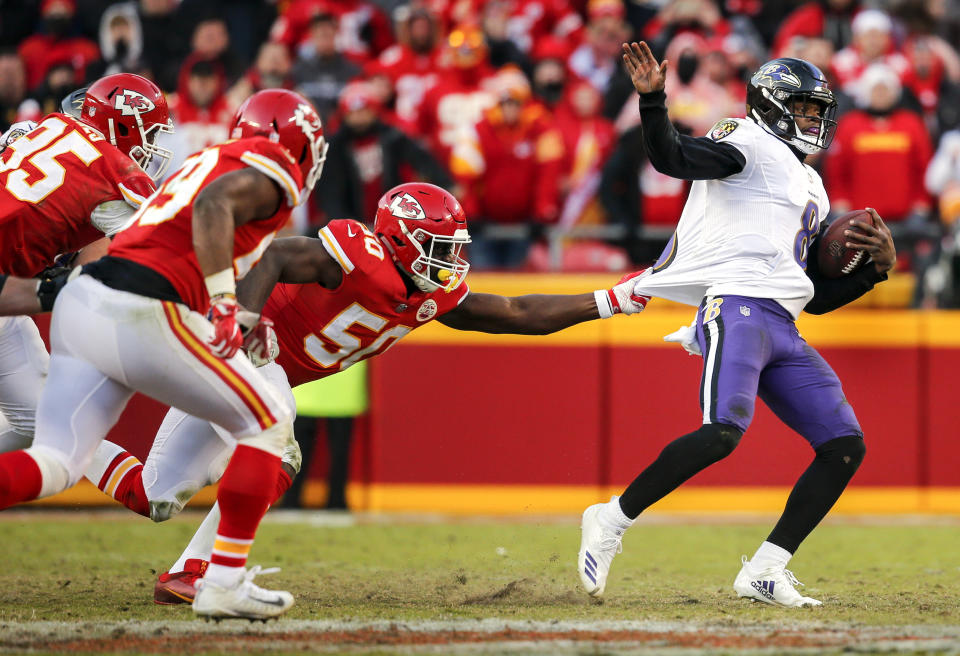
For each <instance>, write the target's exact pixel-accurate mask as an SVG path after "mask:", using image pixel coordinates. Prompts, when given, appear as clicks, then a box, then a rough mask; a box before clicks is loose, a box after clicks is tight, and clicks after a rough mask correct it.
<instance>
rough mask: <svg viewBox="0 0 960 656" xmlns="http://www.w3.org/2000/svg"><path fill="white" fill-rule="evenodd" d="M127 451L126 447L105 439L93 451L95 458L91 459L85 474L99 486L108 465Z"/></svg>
mask: <svg viewBox="0 0 960 656" xmlns="http://www.w3.org/2000/svg"><path fill="white" fill-rule="evenodd" d="M125 452H126V449H124V448H123V447H122V446H117V445H116V444H114V443H113V442H108V441H107V440H103V441H102V442H100V446H98V447H97V450H96V451H94V452H93V459H92V460H91V461H90V465H89V466H88V467H87V471H85V472H84V476H86V477H87V478H88V479H89V480H90V482H91V483H93V484H94V485H96V486H97V487H99V486H100V480H101V479H102V478H103V475H104V473H106V471H107V467H109V466H110V463H111V462H113V461H114V459H116V457H117V456H118V455H120V454H121V453H125Z"/></svg>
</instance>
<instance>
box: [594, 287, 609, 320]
mask: <svg viewBox="0 0 960 656" xmlns="http://www.w3.org/2000/svg"><path fill="white" fill-rule="evenodd" d="M593 298H594V299H595V300H596V301H597V312H599V313H600V318H601V319H609V318H610V317H612V316H613V314H614V313H613V304H612V303H611V302H610V294H609V293H608V292H607V290H606V289H598V290H597V291H595V292H593Z"/></svg>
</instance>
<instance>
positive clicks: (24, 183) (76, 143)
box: [0, 114, 154, 277]
mask: <svg viewBox="0 0 960 656" xmlns="http://www.w3.org/2000/svg"><path fill="white" fill-rule="evenodd" d="M153 191H154V185H153V181H152V180H151V179H150V177H149V176H148V175H147V174H146V173H144V172H143V170H142V169H141V168H140V167H139V166H137V164H136V163H135V162H134V161H133V160H132V159H130V157H128V156H127V155H124V154H123V153H121V152H120V151H119V150H118V149H117V148H116V147H115V146H113V145H111V144H110V143H109V142H107V141H106V140H105V139H104V137H103V135H102V134H100V133H99V132H97V131H96V130H94V129H93V128H91V127H89V126H87V125H85V124H84V123H81V122H80V121H78V120H76V119H74V118H72V117H70V116H67V115H65V114H50V115H49V116H47V117H46V118H45V119H43V121H41V122H40V124H39V125H38V126H37V127H36V129H35V130H33V131H31V132H30V133H28V134H25V135H24V136H22V137H20V138H19V139H17V140H16V141H14V142H13V143H12V144H10V146H9V147H8V148H7V149H6V150H4V151H3V155H2V156H0V245H2V246H0V273H6V274H12V275H16V276H22V277H30V276H34V275H36V274H38V273H40V271H42V270H43V269H44V268H46V267H47V266H49V265H50V264H51V263H53V261H54V259H55V258H56V256H57V255H58V254H60V253H67V252H70V251H75V250H79V249H80V248H83V247H84V246H86V245H87V244H89V243H91V242H93V241H96V240H97V239H99V238H100V237H102V236H103V235H104V234H107V235H111V234H113V233H114V232H116V231H117V230H119V229H120V227H121V226H122V225H123V224H124V223H126V222H127V221H128V220H129V219H130V216H131V215H132V214H133V213H134V211H135V210H136V209H137V208H138V207H139V206H140V204H141V203H142V202H143V201H144V199H145V198H146V197H148V196H149V195H150V194H152V193H153Z"/></svg>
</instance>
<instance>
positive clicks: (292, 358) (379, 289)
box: [263, 220, 470, 387]
mask: <svg viewBox="0 0 960 656" xmlns="http://www.w3.org/2000/svg"><path fill="white" fill-rule="evenodd" d="M320 241H321V242H322V243H323V247H324V248H325V249H326V250H327V252H328V253H329V254H330V256H331V257H332V258H333V259H335V260H336V261H337V262H339V263H340V267H341V268H342V269H343V281H342V282H341V283H340V286H339V287H337V288H336V289H326V288H324V287H321V286H320V285H319V284H309V285H293V284H290V285H288V284H279V285H277V286H276V287H275V288H274V290H273V293H272V294H271V295H270V298H269V299H268V300H267V303H266V306H265V307H264V308H263V314H264V316H267V317H270V318H271V319H272V320H273V322H274V327H275V330H276V332H277V341H278V342H279V344H280V356H279V357H278V358H277V363H278V364H279V365H280V366H281V367H283V370H284V371H285V372H286V373H287V378H288V379H289V380H290V385H291V386H292V387H296V386H297V385H303V384H304V383H308V382H310V381H312V380H317V379H318V378H323V377H325V376H329V375H330V374H335V373H337V372H338V371H343V370H344V369H346V368H347V367H349V366H350V365H352V364H354V363H356V362H359V361H360V360H366V359H367V358H371V357H373V356H375V355H379V354H380V353H383V352H384V351H386V350H387V349H388V348H390V346H391V345H393V343H394V342H396V341H397V340H398V339H400V338H401V337H403V336H404V335H406V334H407V333H409V332H410V331H411V330H414V329H416V328H417V327H419V326H422V325H423V324H425V323H428V322H429V321H432V320H433V319H435V318H437V317H439V316H441V315H443V314H445V313H447V312H449V311H450V310H452V309H454V308H455V307H457V305H459V304H460V303H461V302H462V301H463V299H464V298H466V297H467V294H468V293H469V291H470V290H469V289H468V288H467V285H466V284H461V285H460V286H459V287H457V288H456V289H454V290H453V291H451V292H449V293H447V292H444V291H443V290H442V289H441V290H438V291H435V292H431V293H429V294H425V293H423V292H420V291H417V292H416V293H414V294H409V295H408V292H407V287H406V285H405V284H404V282H403V278H402V277H401V276H402V275H403V274H401V273H400V272H399V271H398V270H397V268H396V266H394V264H393V261H392V260H391V259H390V256H389V254H386V253H384V250H383V246H382V245H381V244H380V240H378V239H377V238H376V236H375V235H374V234H373V233H372V232H370V230H368V229H367V227H366V226H364V225H363V224H362V223H360V222H358V221H352V220H341V221H331V222H330V223H329V224H328V225H327V226H326V227H325V228H323V230H321V231H320Z"/></svg>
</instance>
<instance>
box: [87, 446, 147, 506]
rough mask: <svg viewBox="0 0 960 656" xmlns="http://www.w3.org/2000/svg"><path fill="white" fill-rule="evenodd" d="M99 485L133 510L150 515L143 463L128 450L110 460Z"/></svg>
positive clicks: (105, 492)
mask: <svg viewBox="0 0 960 656" xmlns="http://www.w3.org/2000/svg"><path fill="white" fill-rule="evenodd" d="M97 487H98V488H100V490H101V491H102V492H103V493H104V494H108V495H110V496H111V497H113V498H114V499H116V500H117V501H119V502H120V503H122V504H123V505H125V506H126V507H127V508H129V509H130V510H132V511H133V512H135V513H137V514H139V515H143V516H144V517H149V516H150V502H149V501H148V500H147V491H146V490H144V489H143V464H142V463H141V462H140V461H139V460H137V458H136V457H135V456H133V455H131V454H129V453H127V452H126V451H123V452H122V453H119V454H117V457H116V458H114V459H113V460H112V461H111V462H110V465H109V466H108V467H107V469H106V471H104V472H103V476H101V477H100V482H99V483H97Z"/></svg>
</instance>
